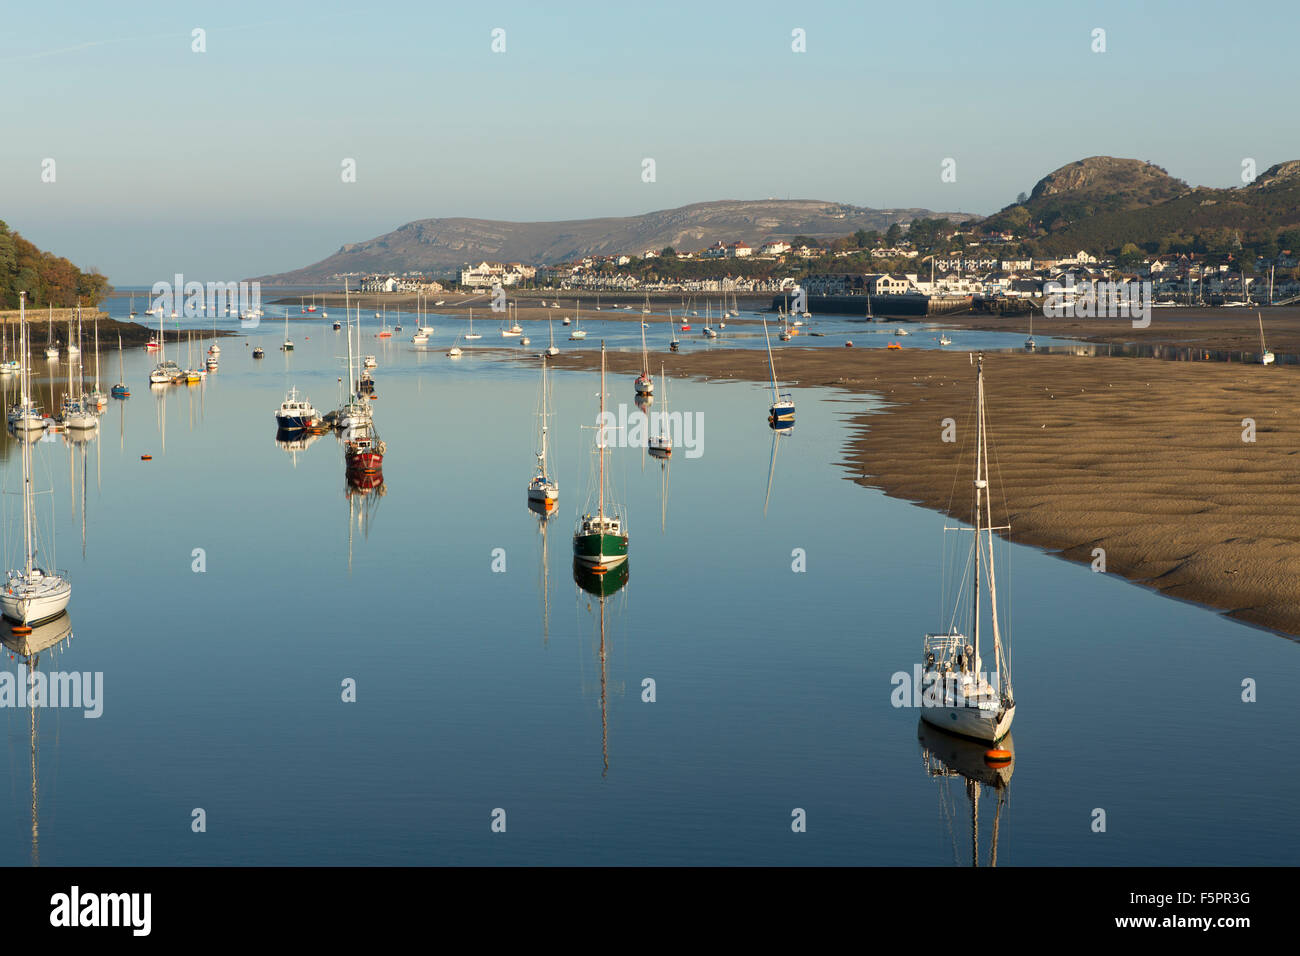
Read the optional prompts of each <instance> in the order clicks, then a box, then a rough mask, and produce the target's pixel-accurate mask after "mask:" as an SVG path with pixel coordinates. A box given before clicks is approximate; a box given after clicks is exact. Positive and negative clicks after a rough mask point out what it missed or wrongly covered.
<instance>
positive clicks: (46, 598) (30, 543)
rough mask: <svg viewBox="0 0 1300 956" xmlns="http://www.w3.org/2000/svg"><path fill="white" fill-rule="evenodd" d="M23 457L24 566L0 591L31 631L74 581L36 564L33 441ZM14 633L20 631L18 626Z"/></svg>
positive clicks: (27, 381) (3, 603)
mask: <svg viewBox="0 0 1300 956" xmlns="http://www.w3.org/2000/svg"><path fill="white" fill-rule="evenodd" d="M18 301H19V322H20V324H21V325H22V327H23V329H24V330H25V329H26V326H27V315H26V306H27V293H26V292H20V293H19V296H18ZM20 359H21V362H22V378H23V394H24V395H26V394H27V393H28V389H29V388H30V386H31V369H30V367H29V363H28V361H27V350H26V349H23V350H22V353H21V356H20ZM19 445H20V446H21V448H22V459H23V566H22V567H21V568H18V569H13V570H10V571H9V573H8V577H7V580H6V582H5V587H4V590H3V591H0V610H2V611H3V613H4V616H5V617H7V618H9V619H10V620H11V621H17V622H18V623H19V625H20V626H21V627H22V628H23V629H25V632H26V633H31V631H30V629H31V627H32V626H33V625H36V624H40V623H42V622H43V621H48V620H51V619H52V618H55V617H58V616H59V615H60V614H62V613H63V612H64V611H65V610H67V607H68V601H69V600H70V599H71V597H72V585H71V584H70V583H69V582H68V580H67V575H66V572H62V571H46V570H44V569H43V568H41V567H39V566H37V564H36V540H35V527H34V526H35V523H36V515H35V507H34V505H33V500H32V499H33V496H34V494H35V493H34V492H33V490H32V445H31V442H29V441H26V440H23V441H20V442H19ZM14 633H19V630H18V628H15V629H14Z"/></svg>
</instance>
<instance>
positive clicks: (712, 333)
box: [682, 299, 718, 339]
mask: <svg viewBox="0 0 1300 956" xmlns="http://www.w3.org/2000/svg"><path fill="white" fill-rule="evenodd" d="M711 318H712V316H711V315H710V314H709V300H708V299H705V300H704V328H703V329H701V330H700V331H701V332H703V333H704V337H705V338H706V339H716V338H717V337H718V333H717V330H715V329H714V328H713V327H712V326H710V325H709V320H710V319H711ZM682 328H686V326H684V325H683V326H682Z"/></svg>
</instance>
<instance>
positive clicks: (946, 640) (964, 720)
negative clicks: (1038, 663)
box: [921, 355, 1016, 743]
mask: <svg viewBox="0 0 1300 956" xmlns="http://www.w3.org/2000/svg"><path fill="white" fill-rule="evenodd" d="M975 381H976V414H975V418H976V426H977V427H976V435H975V479H974V482H973V484H974V490H975V507H974V521H973V524H974V534H973V535H972V536H971V550H970V556H969V557H968V558H966V559H965V560H964V561H961V560H960V559H959V563H962V564H964V566H965V567H966V568H968V569H970V572H971V574H970V577H969V579H968V578H967V576H966V575H965V574H963V575H961V580H960V582H959V587H958V593H957V598H956V604H955V606H954V609H953V612H952V615H951V618H950V620H949V629H948V631H947V632H946V633H943V634H926V635H925V640H924V642H923V644H922V649H921V650H922V657H923V659H924V661H925V664H924V668H925V670H924V672H923V680H922V688H923V689H924V692H925V693H926V695H927V698H926V701H925V703H926V706H923V707H922V708H921V719H922V720H924V721H925V722H926V723H928V724H931V725H932V726H935V727H939V728H941V729H943V730H945V731H947V732H948V733H955V734H957V735H959V736H962V737H970V738H971V739H973V740H981V741H986V742H988V743H997V742H998V741H999V740H1001V739H1002V738H1003V737H1005V736H1006V735H1007V732H1008V731H1010V729H1011V721H1012V719H1013V718H1014V717H1015V715H1016V704H1015V699H1014V697H1013V696H1012V689H1011V671H1010V666H1009V662H1008V661H1007V656H1006V653H1005V652H1004V649H1003V646H1002V630H1001V627H1000V625H999V622H998V598H997V580H996V578H995V576H994V568H993V533H994V532H995V531H1005V530H1008V528H1009V526H1006V525H1004V526H1001V527H996V528H995V527H993V509H992V501H991V498H992V495H991V494H990V493H986V492H987V489H988V479H987V477H986V476H987V475H988V473H989V471H988V439H987V437H986V431H985V421H984V356H983V355H980V356H979V359H978V361H977V362H976V377H975ZM967 530H968V529H964V528H945V531H961V532H965V531H967ZM985 585H987V591H988V598H989V616H990V619H991V621H992V625H993V673H992V674H987V673H985V671H984V660H983V658H982V657H981V655H980V623H981V621H980V618H981V616H982V615H981V604H982V596H983V592H984V590H985ZM968 600H969V603H970V611H971V620H970V625H971V627H970V636H969V637H968V636H967V635H965V634H963V633H961V632H960V631H959V630H958V629H957V626H956V624H955V619H956V617H957V614H958V612H959V610H960V609H961V608H962V607H963V606H964V605H965V603H966V602H967V601H968ZM990 678H991V679H990ZM930 688H933V690H931V689H930ZM931 697H933V699H931Z"/></svg>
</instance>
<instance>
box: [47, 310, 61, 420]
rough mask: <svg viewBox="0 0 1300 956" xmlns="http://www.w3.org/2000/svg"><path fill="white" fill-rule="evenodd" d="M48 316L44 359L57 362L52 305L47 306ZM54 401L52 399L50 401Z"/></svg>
mask: <svg viewBox="0 0 1300 956" xmlns="http://www.w3.org/2000/svg"><path fill="white" fill-rule="evenodd" d="M49 307H50V316H49V319H48V320H47V321H46V324H45V333H46V335H45V357H46V358H47V359H50V360H52V361H53V360H57V359H58V357H59V347H58V346H57V345H55V344H54V303H53V302H51V303H50V304H49ZM50 401H51V402H53V401H54V399H53V398H51V399H50Z"/></svg>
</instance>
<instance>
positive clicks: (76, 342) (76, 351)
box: [68, 302, 81, 358]
mask: <svg viewBox="0 0 1300 956" xmlns="http://www.w3.org/2000/svg"><path fill="white" fill-rule="evenodd" d="M80 354H81V303H80V302H78V303H77V334H76V335H73V334H72V313H71V312H69V313H68V358H72V356H74V355H80Z"/></svg>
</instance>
